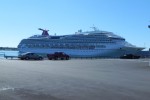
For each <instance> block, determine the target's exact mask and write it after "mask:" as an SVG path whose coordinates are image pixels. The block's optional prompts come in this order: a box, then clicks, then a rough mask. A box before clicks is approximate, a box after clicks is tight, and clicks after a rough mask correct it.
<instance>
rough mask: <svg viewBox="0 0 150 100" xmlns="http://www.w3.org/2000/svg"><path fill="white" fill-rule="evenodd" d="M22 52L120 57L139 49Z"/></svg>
mask: <svg viewBox="0 0 150 100" xmlns="http://www.w3.org/2000/svg"><path fill="white" fill-rule="evenodd" d="M19 51H20V53H24V52H34V53H39V54H44V55H46V54H52V53H54V52H64V53H66V54H68V55H69V56H70V57H108V58H110V57H120V56H122V55H124V54H135V53H137V52H138V50H121V49H95V50H74V49H48V48H36V49H32V48H23V49H20V50H19Z"/></svg>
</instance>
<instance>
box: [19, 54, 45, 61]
mask: <svg viewBox="0 0 150 100" xmlns="http://www.w3.org/2000/svg"><path fill="white" fill-rule="evenodd" d="M18 58H20V59H21V60H29V59H34V60H42V59H43V57H42V56H41V55H38V54H36V53H23V54H21V55H19V56H18Z"/></svg>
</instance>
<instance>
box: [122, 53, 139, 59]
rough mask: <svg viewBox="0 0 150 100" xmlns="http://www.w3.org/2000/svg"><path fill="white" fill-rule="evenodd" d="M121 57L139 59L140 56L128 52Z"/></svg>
mask: <svg viewBox="0 0 150 100" xmlns="http://www.w3.org/2000/svg"><path fill="white" fill-rule="evenodd" d="M120 58H121V59H139V58H140V56H137V55H133V54H127V55H123V56H121V57H120Z"/></svg>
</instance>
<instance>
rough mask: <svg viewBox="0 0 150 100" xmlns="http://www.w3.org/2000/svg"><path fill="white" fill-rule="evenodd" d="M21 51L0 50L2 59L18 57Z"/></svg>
mask: <svg viewBox="0 0 150 100" xmlns="http://www.w3.org/2000/svg"><path fill="white" fill-rule="evenodd" d="M18 53H19V51H10V50H0V58H3V57H4V56H18Z"/></svg>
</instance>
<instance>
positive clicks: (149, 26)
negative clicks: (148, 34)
mask: <svg viewBox="0 0 150 100" xmlns="http://www.w3.org/2000/svg"><path fill="white" fill-rule="evenodd" d="M148 28H150V25H148ZM149 52H150V50H149ZM149 66H150V60H149Z"/></svg>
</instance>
